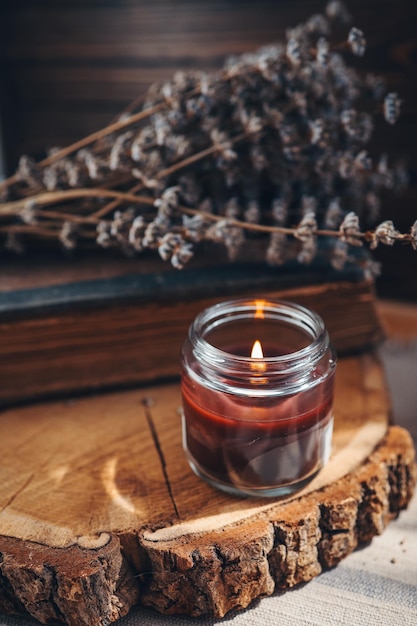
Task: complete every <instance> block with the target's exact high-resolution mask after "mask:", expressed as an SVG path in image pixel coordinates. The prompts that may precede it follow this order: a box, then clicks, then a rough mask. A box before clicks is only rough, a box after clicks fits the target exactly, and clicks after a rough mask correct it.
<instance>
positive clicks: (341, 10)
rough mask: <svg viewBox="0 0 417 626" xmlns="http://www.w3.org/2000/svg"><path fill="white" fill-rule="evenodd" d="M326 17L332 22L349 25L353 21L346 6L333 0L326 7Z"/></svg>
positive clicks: (338, 0) (337, 0)
mask: <svg viewBox="0 0 417 626" xmlns="http://www.w3.org/2000/svg"><path fill="white" fill-rule="evenodd" d="M326 15H327V17H328V18H329V19H331V20H338V21H340V22H343V23H346V24H347V23H349V22H350V21H351V19H352V17H351V15H350V13H349V11H348V9H347V7H346V5H345V3H344V2H341V1H340V0H331V2H329V3H328V4H327V6H326Z"/></svg>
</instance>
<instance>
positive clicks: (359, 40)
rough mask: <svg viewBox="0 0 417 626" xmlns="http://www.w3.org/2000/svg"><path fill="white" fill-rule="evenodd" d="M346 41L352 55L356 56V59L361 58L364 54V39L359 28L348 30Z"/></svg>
mask: <svg viewBox="0 0 417 626" xmlns="http://www.w3.org/2000/svg"><path fill="white" fill-rule="evenodd" d="M347 41H348V44H349V46H350V49H351V50H352V52H353V54H356V56H358V57H362V56H363V55H364V54H365V50H366V39H365V36H364V34H363V32H362V31H361V30H359V28H355V27H353V28H351V29H350V31H349V35H348V40H347Z"/></svg>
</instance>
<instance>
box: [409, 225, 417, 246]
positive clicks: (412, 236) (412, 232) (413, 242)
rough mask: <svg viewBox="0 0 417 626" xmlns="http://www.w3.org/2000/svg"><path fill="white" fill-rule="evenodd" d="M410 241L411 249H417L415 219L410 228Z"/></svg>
mask: <svg viewBox="0 0 417 626" xmlns="http://www.w3.org/2000/svg"><path fill="white" fill-rule="evenodd" d="M410 242H411V245H412V247H413V250H417V220H416V221H415V222H414V224H413V225H412V226H411V229H410Z"/></svg>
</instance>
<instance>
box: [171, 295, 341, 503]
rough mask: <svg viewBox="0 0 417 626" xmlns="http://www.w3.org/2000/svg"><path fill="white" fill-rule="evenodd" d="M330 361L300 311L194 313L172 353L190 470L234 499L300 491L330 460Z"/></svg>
mask: <svg viewBox="0 0 417 626" xmlns="http://www.w3.org/2000/svg"><path fill="white" fill-rule="evenodd" d="M335 365H336V362H335V356H334V353H333V350H332V347H331V345H330V342H329V337H328V334H327V331H326V329H325V327H324V324H323V322H322V320H321V318H320V317H319V316H318V315H317V314H316V313H314V312H312V311H310V310H308V309H306V308H304V307H300V306H298V305H295V304H291V303H287V302H280V301H275V302H267V301H247V300H235V301H231V302H224V303H221V304H218V305H215V306H214V307H211V308H209V309H206V310H205V311H203V312H202V313H201V314H200V315H198V316H197V318H196V319H195V320H194V323H193V324H192V325H191V327H190V331H189V336H188V339H187V340H186V342H185V344H184V347H183V352H182V384H181V388H182V398H183V438H184V449H185V452H186V455H187V458H188V461H189V463H190V466H191V468H192V469H193V470H194V472H195V473H196V474H197V475H198V476H200V477H201V478H203V479H204V480H206V481H208V482H209V483H210V484H212V485H213V486H215V487H218V488H220V489H222V490H225V491H228V492H230V493H235V494H242V493H243V494H248V495H260V496H278V495H284V494H287V493H291V492H293V491H295V490H297V489H299V488H301V487H302V486H303V485H304V484H306V483H307V482H308V481H309V480H311V479H312V478H313V476H315V475H316V474H317V472H318V471H319V470H320V469H321V467H322V466H323V465H324V464H325V463H326V461H327V459H328V457H329V455H330V447H331V436H332V426H333V415H332V400H333V379H334V372H335Z"/></svg>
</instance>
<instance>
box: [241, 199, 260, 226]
mask: <svg viewBox="0 0 417 626" xmlns="http://www.w3.org/2000/svg"><path fill="white" fill-rule="evenodd" d="M260 215H261V212H260V209H259V204H258V203H257V202H256V201H255V200H252V201H251V202H249V204H248V207H247V209H246V210H245V212H244V214H243V217H244V220H245V222H248V224H258V222H259V218H260Z"/></svg>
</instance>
